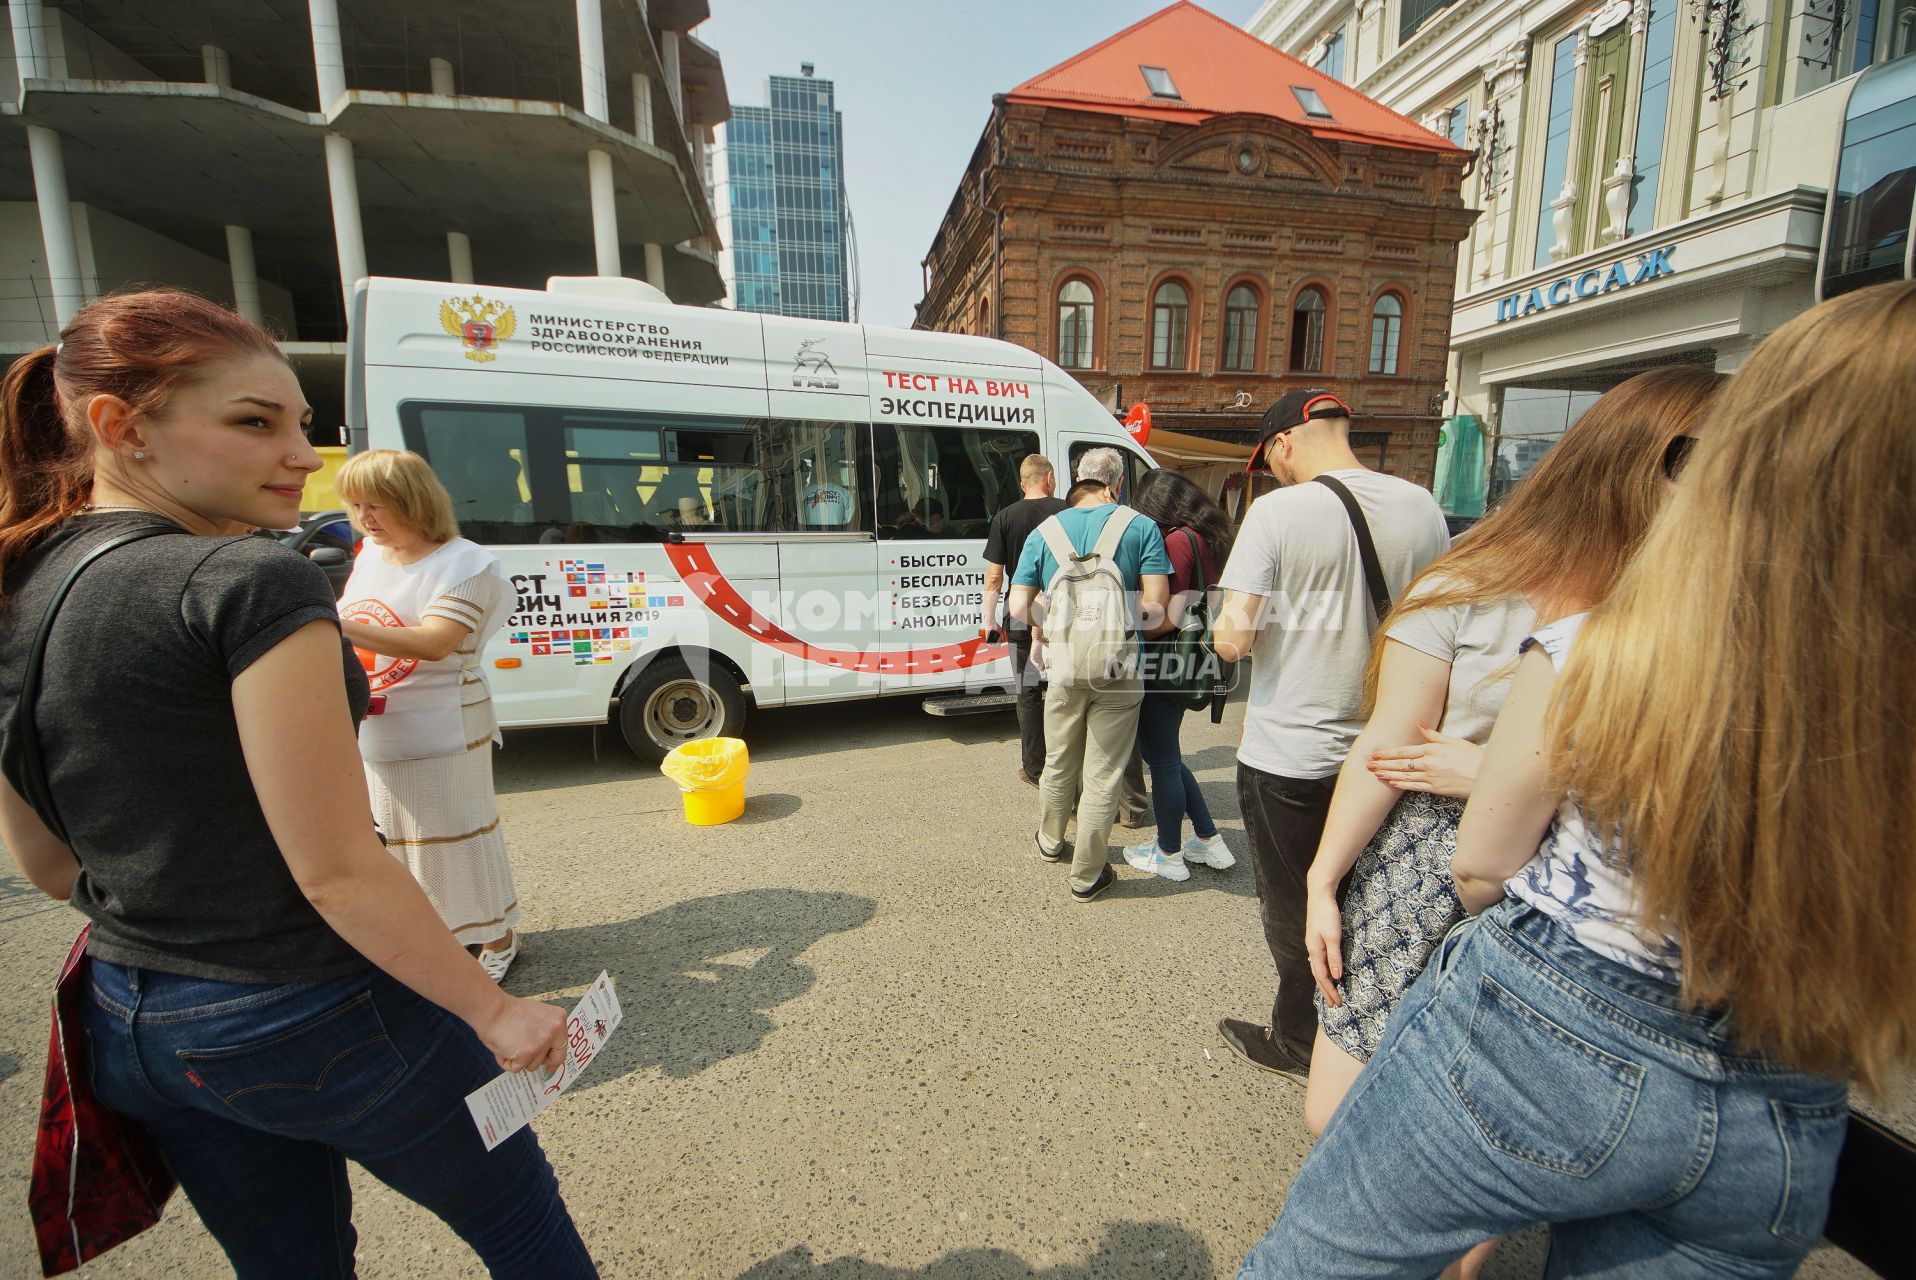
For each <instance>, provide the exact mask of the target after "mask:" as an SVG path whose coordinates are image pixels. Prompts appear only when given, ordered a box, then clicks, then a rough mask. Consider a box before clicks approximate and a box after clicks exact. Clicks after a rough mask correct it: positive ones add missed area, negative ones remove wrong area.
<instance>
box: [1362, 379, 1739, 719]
mask: <svg viewBox="0 0 1916 1280" xmlns="http://www.w3.org/2000/svg"><path fill="white" fill-rule="evenodd" d="M1722 381H1723V375H1722V374H1719V373H1717V372H1715V371H1714V370H1711V369H1707V368H1704V367H1702V366H1699V365H1673V366H1671V367H1669V368H1665V369H1652V370H1650V371H1649V372H1648V373H1640V374H1638V375H1637V376H1636V377H1634V378H1631V379H1629V380H1628V381H1626V382H1623V383H1620V384H1619V385H1618V386H1616V387H1615V388H1614V389H1612V390H1610V391H1608V392H1606V393H1604V395H1602V396H1601V397H1599V398H1598V400H1597V402H1596V403H1595V404H1593V405H1591V406H1590V407H1589V409H1587V410H1585V411H1584V414H1583V416H1582V417H1581V418H1578V419H1577V421H1576V422H1575V423H1574V424H1573V425H1572V426H1571V428H1570V429H1569V430H1568V431H1566V432H1564V435H1563V439H1562V440H1559V441H1558V442H1557V443H1556V445H1554V446H1553V447H1552V448H1551V450H1550V451H1549V452H1548V453H1546V454H1544V456H1543V460H1542V461H1541V462H1539V463H1538V464H1537V467H1536V469H1535V470H1534V471H1532V472H1531V473H1530V474H1529V475H1528V476H1526V477H1524V482H1523V483H1522V484H1520V485H1518V486H1517V488H1516V490H1515V491H1514V492H1512V493H1511V495H1510V497H1509V498H1508V499H1506V500H1505V501H1504V502H1503V504H1502V505H1501V506H1499V507H1498V508H1497V509H1496V510H1495V511H1493V512H1492V513H1491V514H1490V515H1488V516H1486V517H1484V519H1483V522H1482V523H1480V524H1479V525H1477V527H1476V528H1474V529H1472V530H1471V531H1470V532H1469V533H1468V534H1467V535H1465V536H1464V537H1463V538H1462V539H1461V540H1459V541H1458V543H1457V545H1456V546H1454V547H1452V548H1451V549H1450V550H1449V551H1446V552H1445V553H1444V554H1443V555H1441V556H1439V557H1437V559H1436V560H1434V561H1432V562H1431V563H1430V565H1429V566H1428V567H1426V568H1425V570H1424V571H1423V572H1422V573H1420V574H1418V575H1417V577H1415V578H1413V579H1411V582H1410V585H1409V586H1408V587H1407V588H1406V589H1405V590H1404V592H1403V594H1402V595H1401V596H1400V597H1399V598H1398V601H1397V603H1396V604H1395V605H1393V606H1392V607H1391V611H1390V616H1388V617H1387V618H1385V619H1384V624H1383V625H1382V626H1381V627H1379V628H1378V629H1377V637H1376V640H1375V641H1374V643H1373V644H1372V646H1371V655H1370V666H1369V667H1368V669H1367V670H1366V671H1365V672H1364V705H1365V714H1366V715H1368V714H1369V711H1370V709H1371V707H1372V705H1373V704H1374V702H1375V700H1376V697H1377V680H1378V675H1379V673H1380V672H1381V671H1382V669H1383V663H1384V640H1385V637H1386V635H1387V633H1388V632H1389V631H1390V629H1391V628H1392V627H1394V626H1396V625H1397V623H1399V622H1400V621H1402V620H1403V619H1405V618H1407V617H1409V616H1411V615H1412V614H1414V613H1419V612H1422V611H1423V610H1425V609H1439V608H1456V607H1458V606H1460V605H1472V604H1478V605H1481V604H1488V603H1490V602H1491V601H1494V600H1501V599H1503V598H1504V597H1506V596H1509V595H1514V594H1516V593H1518V592H1528V593H1530V594H1531V595H1532V596H1534V597H1536V598H1537V599H1538V602H1539V605H1540V610H1541V612H1540V613H1539V616H1538V621H1540V622H1550V621H1553V620H1554V619H1555V618H1556V617H1557V616H1559V615H1561V614H1564V613H1574V612H1575V611H1577V610H1578V609H1583V608H1588V607H1589V606H1590V605H1592V604H1594V603H1596V602H1597V601H1599V600H1602V599H1603V598H1604V597H1605V596H1607V595H1609V594H1610V589H1611V588H1612V587H1614V586H1615V585H1616V581H1617V578H1618V576H1619V575H1620V574H1622V572H1623V567H1624V565H1626V564H1628V563H1629V561H1630V557H1631V555H1632V554H1634V553H1635V551H1636V549H1637V547H1638V546H1639V545H1640V544H1641V543H1642V541H1643V537H1644V535H1645V534H1646V533H1648V532H1649V531H1650V521H1651V520H1652V519H1654V518H1655V517H1656V513H1657V510H1658V508H1659V507H1661V506H1662V504H1663V496H1664V490H1665V485H1664V475H1663V454H1664V450H1665V449H1667V448H1668V447H1669V445H1670V441H1671V440H1672V439H1674V438H1675V437H1677V436H1681V435H1688V434H1690V433H1691V432H1693V431H1695V430H1696V424H1697V423H1698V422H1700V421H1701V420H1702V418H1703V410H1704V408H1705V406H1706V405H1707V404H1708V403H1709V400H1710V397H1711V396H1712V395H1713V394H1714V393H1715V391H1716V389H1717V387H1718V385H1719V384H1721V382H1722ZM1431 578H1438V579H1442V580H1443V583H1442V585H1440V586H1437V587H1435V588H1433V589H1432V590H1430V591H1427V592H1425V593H1424V594H1423V595H1421V596H1416V598H1412V597H1413V596H1414V595H1415V593H1416V591H1417V588H1418V587H1419V585H1420V584H1422V583H1424V582H1425V581H1426V580H1427V579H1431ZM1513 669H1514V668H1513Z"/></svg>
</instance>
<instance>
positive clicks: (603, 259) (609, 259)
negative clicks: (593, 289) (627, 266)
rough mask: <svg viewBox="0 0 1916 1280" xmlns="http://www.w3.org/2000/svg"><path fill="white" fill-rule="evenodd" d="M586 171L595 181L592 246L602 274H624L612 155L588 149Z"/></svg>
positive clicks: (593, 188)
mask: <svg viewBox="0 0 1916 1280" xmlns="http://www.w3.org/2000/svg"><path fill="white" fill-rule="evenodd" d="M585 159H586V173H587V176H588V177H590V179H591V182H592V249H593V252H594V253H595V254H596V255H597V257H598V264H599V265H598V271H599V274H600V275H602V276H616V275H623V274H624V272H622V271H621V270H620V269H619V207H618V204H617V203H616V202H615V201H614V200H613V197H612V157H611V156H610V155H609V154H607V153H606V152H604V151H597V150H594V151H588V152H586V153H585Z"/></svg>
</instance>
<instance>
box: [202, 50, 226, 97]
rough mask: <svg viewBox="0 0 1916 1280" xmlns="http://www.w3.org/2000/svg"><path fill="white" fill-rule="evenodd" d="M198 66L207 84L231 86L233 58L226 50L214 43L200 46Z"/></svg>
mask: <svg viewBox="0 0 1916 1280" xmlns="http://www.w3.org/2000/svg"><path fill="white" fill-rule="evenodd" d="M200 67H201V69H202V70H203V71H204V73H205V80H206V83H208V84H216V85H220V86H223V87H225V88H231V87H232V84H233V59H232V57H231V56H229V55H228V54H227V52H226V50H224V49H222V48H220V47H219V46H218V45H216V44H203V45H201V46H200Z"/></svg>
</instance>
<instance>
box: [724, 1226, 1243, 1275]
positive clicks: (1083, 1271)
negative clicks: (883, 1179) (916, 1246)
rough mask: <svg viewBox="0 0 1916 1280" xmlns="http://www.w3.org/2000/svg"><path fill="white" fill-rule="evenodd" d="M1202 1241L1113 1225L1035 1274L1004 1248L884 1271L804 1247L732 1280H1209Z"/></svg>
mask: <svg viewBox="0 0 1916 1280" xmlns="http://www.w3.org/2000/svg"><path fill="white" fill-rule="evenodd" d="M1215 1274H1216V1270H1215V1267H1214V1265H1213V1263H1212V1260H1211V1251H1210V1250H1209V1249H1207V1248H1205V1246H1204V1241H1203V1240H1201V1239H1200V1238H1198V1237H1197V1236H1196V1235H1194V1234H1192V1233H1191V1232H1189V1231H1186V1230H1185V1229H1184V1228H1182V1227H1178V1226H1173V1225H1171V1224H1170V1223H1167V1222H1114V1223H1111V1224H1109V1225H1107V1226H1106V1227H1105V1229H1104V1239H1103V1240H1101V1241H1099V1243H1098V1247H1097V1250H1096V1251H1095V1252H1093V1253H1092V1254H1091V1256H1090V1257H1088V1258H1086V1259H1085V1260H1084V1261H1082V1262H1072V1263H1065V1264H1063V1265H1060V1266H1055V1267H1045V1268H1043V1269H1042V1270H1040V1269H1039V1268H1037V1267H1034V1266H1032V1265H1031V1264H1030V1263H1028V1262H1026V1261H1024V1260H1023V1259H1022V1258H1020V1257H1018V1256H1017V1255H1016V1254H1012V1253H1008V1252H1006V1251H1005V1250H1003V1249H959V1250H956V1251H954V1252H952V1253H948V1254H946V1255H945V1256H944V1257H942V1258H939V1259H938V1260H937V1261H935V1262H933V1263H931V1264H929V1265H928V1266H925V1267H919V1268H906V1267H888V1266H885V1265H883V1264H882V1263H877V1262H867V1261H865V1260H864V1259H862V1258H835V1259H833V1260H832V1261H830V1262H817V1261H815V1260H814V1259H813V1258H812V1251H811V1250H810V1249H808V1248H806V1247H805V1246H804V1245H799V1246H797V1247H795V1248H792V1249H787V1250H786V1251H785V1252H784V1253H781V1254H779V1255H778V1256H777V1257H774V1258H767V1259H766V1260H765V1261H763V1262H761V1263H759V1264H758V1265H757V1266H754V1267H752V1268H750V1269H749V1270H746V1271H741V1272H740V1273H739V1274H738V1277H737V1280H908V1278H910V1280H1012V1278H1013V1277H1032V1278H1034V1280H1185V1278H1186V1277H1190V1278H1192V1280H1198V1278H1200V1277H1201V1278H1202V1280H1211V1278H1212V1277H1213V1276H1214V1275H1215Z"/></svg>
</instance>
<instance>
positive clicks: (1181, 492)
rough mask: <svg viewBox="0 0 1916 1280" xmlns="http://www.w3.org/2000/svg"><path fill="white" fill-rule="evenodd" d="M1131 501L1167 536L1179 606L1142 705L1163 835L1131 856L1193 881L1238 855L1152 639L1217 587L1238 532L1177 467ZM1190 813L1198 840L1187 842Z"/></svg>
mask: <svg viewBox="0 0 1916 1280" xmlns="http://www.w3.org/2000/svg"><path fill="white" fill-rule="evenodd" d="M1131 505H1132V506H1133V507H1134V508H1136V509H1137V510H1138V511H1140V512H1142V513H1143V514H1144V515H1146V516H1148V517H1149V518H1150V519H1152V520H1153V521H1155V522H1156V523H1157V526H1158V531H1159V532H1160V533H1162V534H1163V535H1164V547H1165V550H1166V551H1168V552H1169V553H1170V556H1171V607H1170V608H1168V609H1166V610H1165V612H1164V617H1163V618H1162V619H1161V620H1160V621H1159V622H1158V623H1157V625H1156V626H1153V627H1149V628H1148V629H1147V630H1146V631H1145V639H1146V644H1145V646H1144V653H1145V661H1146V670H1145V682H1144V701H1143V703H1141V704H1140V705H1139V707H1138V750H1139V751H1140V752H1141V753H1142V754H1143V756H1144V763H1145V766H1146V767H1147V768H1149V769H1150V770H1151V806H1152V808H1153V810H1154V811H1155V813H1156V817H1157V828H1158V831H1157V839H1156V840H1150V841H1146V842H1145V843H1143V844H1135V845H1131V846H1129V847H1127V848H1126V849H1125V850H1124V860H1125V861H1126V862H1128V863H1130V864H1131V865H1132V866H1134V867H1136V868H1137V869H1138V870H1140V871H1148V872H1150V873H1151V874H1152V875H1156V876H1162V877H1164V878H1165V879H1166V880H1189V879H1190V878H1191V872H1190V869H1189V868H1188V867H1187V866H1186V865H1185V864H1186V863H1190V862H1196V863H1199V864H1201V865H1203V866H1207V867H1211V868H1213V869H1214V870H1217V871H1223V870H1226V869H1228V868H1229V867H1231V866H1233V865H1235V864H1236V862H1237V859H1236V858H1234V857H1232V856H1231V851H1230V849H1229V848H1227V847H1226V846H1225V843H1224V837H1223V836H1222V835H1220V834H1218V829H1217V823H1215V822H1213V821H1212V820H1211V811H1210V809H1209V808H1208V807H1207V806H1206V805H1205V803H1204V793H1203V792H1202V791H1201V790H1199V789H1198V784H1197V779H1196V778H1194V777H1192V776H1191V770H1190V767H1189V766H1188V765H1186V764H1185V763H1184V757H1183V752H1182V750H1181V749H1180V747H1179V746H1178V730H1179V728H1180V726H1181V725H1182V724H1183V722H1184V712H1185V710H1186V704H1185V703H1184V702H1183V701H1182V700H1181V699H1179V698H1177V697H1175V696H1173V695H1172V694H1171V692H1169V691H1168V690H1167V688H1166V683H1167V680H1168V677H1167V676H1166V675H1165V674H1164V673H1163V672H1161V671H1158V670H1155V669H1154V668H1156V667H1157V666H1158V665H1159V662H1158V661H1157V660H1159V659H1161V658H1162V656H1163V655H1164V654H1165V653H1166V652H1167V651H1168V649H1169V646H1168V645H1162V644H1161V645H1158V646H1153V645H1151V644H1150V643H1149V641H1151V640H1153V639H1158V638H1160V637H1166V636H1172V635H1175V634H1176V633H1177V631H1178V629H1179V627H1180V626H1181V625H1182V624H1183V623H1184V621H1185V615H1186V614H1188V613H1189V612H1190V610H1191V607H1192V606H1193V605H1195V604H1196V603H1197V602H1198V600H1199V599H1200V598H1202V597H1206V596H1208V595H1210V593H1211V592H1213V591H1215V590H1216V587H1217V575H1218V566H1219V565H1221V564H1223V563H1224V560H1225V557H1226V556H1228V555H1230V553H1231V539H1232V537H1233V532H1234V531H1233V530H1232V528H1231V520H1230V517H1229V516H1226V515H1225V514H1224V508H1222V507H1220V506H1218V504H1217V503H1215V502H1213V501H1212V500H1211V499H1210V497H1209V496H1207V495H1206V494H1205V492H1204V490H1202V489H1200V488H1198V487H1197V486H1196V485H1195V484H1193V483H1191V481H1190V480H1188V479H1186V478H1185V477H1184V476H1181V475H1179V474H1178V473H1177V472H1175V471H1168V470H1164V469H1162V468H1160V469H1158V470H1155V471H1147V472H1145V474H1144V476H1143V478H1141V479H1140V480H1139V481H1138V484H1137V491H1136V492H1135V493H1133V494H1132V495H1131ZM1187 817H1188V818H1189V819H1190V820H1191V838H1190V839H1189V840H1181V836H1182V832H1183V827H1184V820H1185V819H1186V818H1187Z"/></svg>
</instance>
